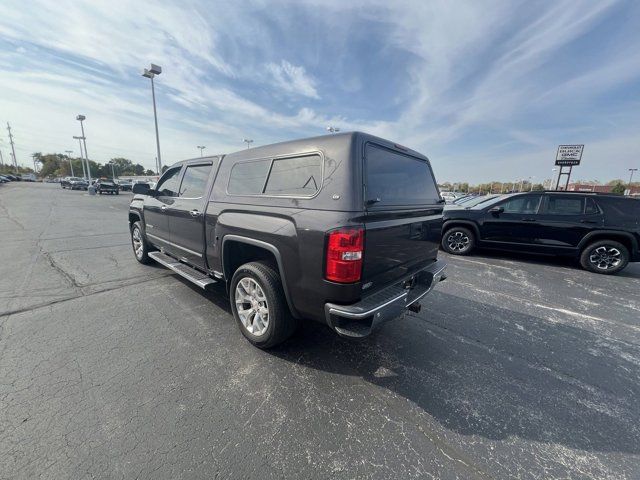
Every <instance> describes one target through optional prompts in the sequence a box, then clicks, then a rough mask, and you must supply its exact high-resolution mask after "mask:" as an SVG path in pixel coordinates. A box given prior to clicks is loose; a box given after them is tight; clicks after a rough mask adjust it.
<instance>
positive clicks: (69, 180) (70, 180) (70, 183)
mask: <svg viewBox="0 0 640 480" xmlns="http://www.w3.org/2000/svg"><path fill="white" fill-rule="evenodd" d="M60 186H61V187H62V188H69V189H71V190H86V189H87V188H88V187H89V182H87V181H86V180H85V179H84V178H80V177H64V178H63V179H62V180H60Z"/></svg>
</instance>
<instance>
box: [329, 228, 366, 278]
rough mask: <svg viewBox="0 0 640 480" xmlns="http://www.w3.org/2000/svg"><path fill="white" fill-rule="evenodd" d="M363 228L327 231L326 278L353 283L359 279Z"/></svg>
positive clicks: (362, 248)
mask: <svg viewBox="0 0 640 480" xmlns="http://www.w3.org/2000/svg"><path fill="white" fill-rule="evenodd" d="M363 250H364V230H363V229H362V228H357V229H356V228H349V229H341V230H334V231H332V232H329V235H328V239H327V265H326V270H325V272H326V273H325V277H326V279H327V280H331V281H332V282H339V283H353V282H357V281H359V280H360V275H361V273H362V255H363V253H364V251H363Z"/></svg>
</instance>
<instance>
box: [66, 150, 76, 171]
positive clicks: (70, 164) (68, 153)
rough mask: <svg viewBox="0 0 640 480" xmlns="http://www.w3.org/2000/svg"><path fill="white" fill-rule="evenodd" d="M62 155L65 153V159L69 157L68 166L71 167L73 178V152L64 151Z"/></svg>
mask: <svg viewBox="0 0 640 480" xmlns="http://www.w3.org/2000/svg"><path fill="white" fill-rule="evenodd" d="M64 153H66V154H67V157H69V166H70V167H71V176H72V177H75V175H74V174H73V162H72V161H71V154H72V153H73V150H65V151H64Z"/></svg>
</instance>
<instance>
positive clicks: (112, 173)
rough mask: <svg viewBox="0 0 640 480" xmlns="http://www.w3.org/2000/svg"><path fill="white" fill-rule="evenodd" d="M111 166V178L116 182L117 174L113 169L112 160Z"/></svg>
mask: <svg viewBox="0 0 640 480" xmlns="http://www.w3.org/2000/svg"><path fill="white" fill-rule="evenodd" d="M109 164H110V165H111V178H112V179H113V180H115V179H116V172H115V170H114V169H113V160H112V161H110V162H109Z"/></svg>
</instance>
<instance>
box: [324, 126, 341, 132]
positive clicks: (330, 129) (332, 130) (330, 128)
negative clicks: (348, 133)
mask: <svg viewBox="0 0 640 480" xmlns="http://www.w3.org/2000/svg"><path fill="white" fill-rule="evenodd" d="M339 131H340V128H338V127H333V126H331V125H329V126H328V127H327V132H329V133H338V132H339Z"/></svg>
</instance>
